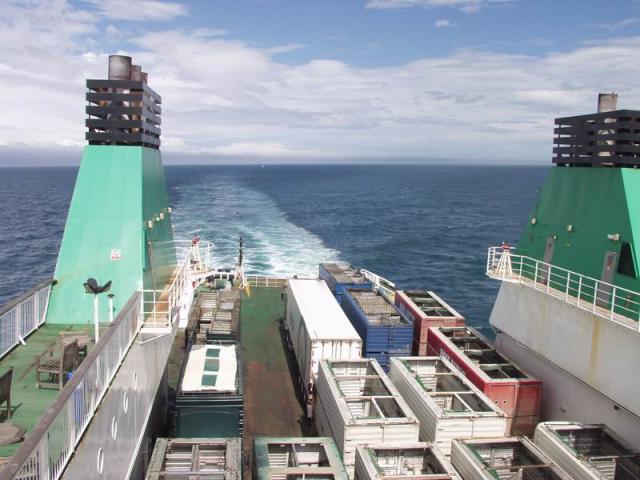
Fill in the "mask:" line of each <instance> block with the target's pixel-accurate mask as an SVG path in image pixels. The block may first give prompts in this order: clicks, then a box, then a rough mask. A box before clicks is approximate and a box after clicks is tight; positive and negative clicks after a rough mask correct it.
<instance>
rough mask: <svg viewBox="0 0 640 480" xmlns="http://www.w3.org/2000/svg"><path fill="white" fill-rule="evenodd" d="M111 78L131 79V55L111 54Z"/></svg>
mask: <svg viewBox="0 0 640 480" xmlns="http://www.w3.org/2000/svg"><path fill="white" fill-rule="evenodd" d="M109 80H131V57H127V56H126V55H109Z"/></svg>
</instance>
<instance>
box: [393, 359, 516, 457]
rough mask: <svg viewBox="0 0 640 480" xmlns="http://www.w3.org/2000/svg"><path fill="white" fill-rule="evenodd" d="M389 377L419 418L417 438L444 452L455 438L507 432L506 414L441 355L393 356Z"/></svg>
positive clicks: (481, 436)
mask: <svg viewBox="0 0 640 480" xmlns="http://www.w3.org/2000/svg"><path fill="white" fill-rule="evenodd" d="M389 378H390V379H391V381H392V382H393V384H394V385H395V387H396V388H397V389H398V391H399V392H400V395H402V397H403V398H404V399H405V400H406V402H407V404H408V405H409V407H410V408H411V410H412V411H413V413H414V414H415V415H416V417H417V418H418V420H419V421H420V440H421V441H423V442H435V444H436V445H437V446H438V448H439V449H440V450H441V451H442V452H443V453H444V454H445V455H446V456H450V455H451V442H452V440H453V439H455V438H491V437H494V438H495V437H502V436H504V435H505V434H506V433H507V429H508V425H507V423H508V422H507V417H506V416H505V414H504V413H503V412H502V411H501V410H500V409H499V408H498V407H497V406H496V405H495V404H494V403H493V402H492V401H491V400H490V399H489V398H487V397H486V396H485V395H484V394H483V393H482V392H481V391H480V390H478V388H477V387H476V386H475V385H473V384H472V383H471V382H470V381H469V380H468V379H467V378H466V377H465V376H464V375H463V374H462V373H460V371H459V370H458V369H456V368H455V367H454V366H453V364H451V362H449V361H448V360H446V359H444V358H439V357H396V358H392V359H391V368H390V370H389Z"/></svg>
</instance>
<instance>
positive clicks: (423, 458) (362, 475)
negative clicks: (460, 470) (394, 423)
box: [355, 442, 460, 480]
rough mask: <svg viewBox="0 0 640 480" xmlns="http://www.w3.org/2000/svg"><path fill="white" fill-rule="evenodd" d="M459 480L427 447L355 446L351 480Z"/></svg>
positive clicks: (434, 450) (436, 452)
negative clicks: (352, 479) (353, 479)
mask: <svg viewBox="0 0 640 480" xmlns="http://www.w3.org/2000/svg"><path fill="white" fill-rule="evenodd" d="M399 478H402V479H403V480H430V479H433V480H459V479H460V476H459V475H458V474H457V472H456V471H455V469H454V468H453V466H452V465H451V463H450V462H449V460H448V459H447V458H446V457H445V456H444V455H443V454H442V452H441V451H440V450H439V449H438V447H436V446H435V445H433V444H431V443H420V442H418V443H403V444H398V445H370V446H359V447H358V448H357V449H356V466H355V480H397V479H399Z"/></svg>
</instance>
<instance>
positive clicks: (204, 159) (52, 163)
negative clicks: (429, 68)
mask: <svg viewBox="0 0 640 480" xmlns="http://www.w3.org/2000/svg"><path fill="white" fill-rule="evenodd" d="M525 157H526V156H525ZM81 158H82V149H76V148H70V149H67V150H62V149H56V150H51V151H46V150H42V149H38V150H26V149H25V150H22V149H14V148H2V147H0V168H20V167H78V166H79V165H80V160H81ZM162 159H163V162H164V164H165V165H167V166H183V165H184V166H187V165H199V166H200V165H201V166H206V165H457V166H465V165H478V166H480V165H499V166H544V165H550V164H551V155H549V157H548V158H544V159H540V160H532V159H530V158H521V159H482V158H475V159H474V158H429V157H424V158H411V157H409V158H407V157H404V158H403V157H398V158H391V157H379V158H372V157H369V158H358V157H345V158H335V157H334V158H331V157H329V158H316V157H314V158H295V157H286V156H285V157H283V158H279V157H277V156H268V157H255V156H254V157H249V156H228V157H222V156H220V155H213V154H212V155H207V154H197V155H196V154H183V153H180V152H175V151H168V152H162Z"/></svg>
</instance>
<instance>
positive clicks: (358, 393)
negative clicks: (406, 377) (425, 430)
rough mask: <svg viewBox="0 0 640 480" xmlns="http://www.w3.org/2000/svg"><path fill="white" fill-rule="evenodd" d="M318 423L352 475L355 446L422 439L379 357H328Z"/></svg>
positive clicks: (322, 367)
mask: <svg viewBox="0 0 640 480" xmlns="http://www.w3.org/2000/svg"><path fill="white" fill-rule="evenodd" d="M316 401H317V407H316V424H317V426H318V430H319V431H320V433H321V434H322V435H326V436H331V437H332V438H333V439H334V440H335V442H336V447H337V448H338V451H339V452H340V454H341V455H342V460H343V462H344V465H345V468H346V469H347V473H349V476H350V477H353V469H354V465H355V456H356V447H357V446H358V445H368V444H384V445H386V444H394V443H398V442H402V443H407V442H417V441H418V436H419V431H420V424H419V422H418V420H417V419H416V418H415V416H414V415H413V412H412V411H411V409H410V408H409V406H408V405H407V403H406V402H405V401H404V400H403V399H402V397H401V396H400V394H399V392H398V390H397V389H396V388H395V387H394V386H393V384H392V383H391V381H390V380H389V378H388V377H387V376H386V374H385V373H384V372H383V371H382V368H380V365H378V363H377V362H376V361H375V360H371V359H362V360H348V361H341V360H323V361H322V362H321V363H320V372H319V374H318V396H317V398H316Z"/></svg>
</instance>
